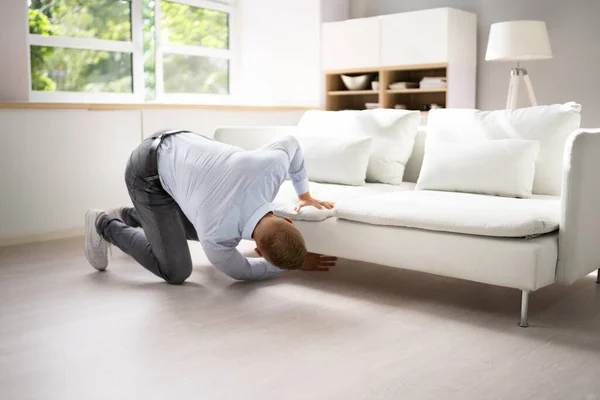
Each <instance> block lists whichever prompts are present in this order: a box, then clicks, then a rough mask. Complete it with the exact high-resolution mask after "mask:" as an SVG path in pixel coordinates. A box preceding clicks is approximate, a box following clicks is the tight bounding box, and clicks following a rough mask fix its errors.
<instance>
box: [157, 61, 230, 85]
mask: <svg viewBox="0 0 600 400" xmlns="http://www.w3.org/2000/svg"><path fill="white" fill-rule="evenodd" d="M163 75H164V82H165V83H164V85H165V93H209V94H228V93H229V60H227V59H224V58H214V57H199V56H187V55H179V54H165V55H164V56H163Z"/></svg>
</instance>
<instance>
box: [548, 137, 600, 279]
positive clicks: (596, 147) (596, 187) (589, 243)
mask: <svg viewBox="0 0 600 400" xmlns="http://www.w3.org/2000/svg"><path fill="white" fill-rule="evenodd" d="M598 268H600V129H599V130H580V131H577V132H575V133H573V134H572V135H571V136H570V137H569V139H568V140H567V144H566V147H565V157H564V168H563V184H562V205H561V215H560V231H559V234H558V265H557V269H556V282H557V283H566V284H570V283H573V282H574V281H576V280H577V279H579V278H582V277H584V276H586V275H587V274H589V273H590V272H592V271H594V270H596V269H598Z"/></svg>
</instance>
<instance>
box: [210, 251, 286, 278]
mask: <svg viewBox="0 0 600 400" xmlns="http://www.w3.org/2000/svg"><path fill="white" fill-rule="evenodd" d="M201 244H202V248H203V249H204V253H205V254H206V257H207V258H208V260H209V261H210V262H211V264H212V265H214V266H215V267H216V268H217V269H218V270H219V271H221V272H223V273H224V274H226V275H228V276H230V277H231V278H233V279H237V280H240V281H254V280H260V279H266V278H270V277H272V276H276V275H279V274H280V273H281V272H282V271H283V270H282V269H279V268H277V267H275V266H273V265H271V264H270V263H269V262H268V261H267V260H265V259H264V258H262V257H261V258H247V257H244V255H243V254H242V253H240V252H239V251H238V250H237V249H236V248H235V246H236V245H237V241H231V243H224V244H215V243H211V242H206V241H203V242H201Z"/></svg>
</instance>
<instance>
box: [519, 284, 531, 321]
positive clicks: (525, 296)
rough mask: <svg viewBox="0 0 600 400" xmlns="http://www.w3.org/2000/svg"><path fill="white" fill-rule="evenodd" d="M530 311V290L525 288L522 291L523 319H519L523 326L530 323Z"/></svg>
mask: <svg viewBox="0 0 600 400" xmlns="http://www.w3.org/2000/svg"><path fill="white" fill-rule="evenodd" d="M528 311H529V291H528V290H523V291H522V292H521V321H519V326H520V327H521V328H527V327H528V326H529V323H528V321H527V313H528Z"/></svg>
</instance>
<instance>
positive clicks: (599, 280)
mask: <svg viewBox="0 0 600 400" xmlns="http://www.w3.org/2000/svg"><path fill="white" fill-rule="evenodd" d="M596 283H597V284H599V285H600V269H599V270H598V272H596Z"/></svg>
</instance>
